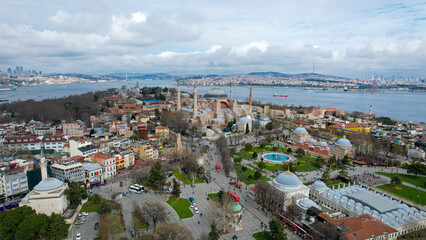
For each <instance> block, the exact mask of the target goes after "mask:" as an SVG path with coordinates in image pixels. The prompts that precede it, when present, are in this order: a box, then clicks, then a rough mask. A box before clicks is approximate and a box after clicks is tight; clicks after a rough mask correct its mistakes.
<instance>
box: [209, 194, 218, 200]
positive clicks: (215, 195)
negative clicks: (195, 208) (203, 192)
mask: <svg viewBox="0 0 426 240" xmlns="http://www.w3.org/2000/svg"><path fill="white" fill-rule="evenodd" d="M217 195H219V193H209V194H207V196H209V198H210V199H211V200H216V197H217Z"/></svg>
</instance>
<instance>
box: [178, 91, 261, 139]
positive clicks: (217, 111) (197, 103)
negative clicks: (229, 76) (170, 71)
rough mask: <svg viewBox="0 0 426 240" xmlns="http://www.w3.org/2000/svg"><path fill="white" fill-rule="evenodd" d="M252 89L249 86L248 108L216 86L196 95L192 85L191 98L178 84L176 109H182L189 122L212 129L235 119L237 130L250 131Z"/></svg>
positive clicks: (223, 125)
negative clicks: (182, 91) (200, 95)
mask: <svg viewBox="0 0 426 240" xmlns="http://www.w3.org/2000/svg"><path fill="white" fill-rule="evenodd" d="M251 100H252V90H251V88H250V105H249V108H248V109H246V108H243V107H242V106H239V105H238V101H237V100H236V99H233V98H232V87H231V89H230V95H229V97H228V95H227V94H226V93H225V91H223V90H222V89H219V88H217V87H215V88H212V89H210V90H209V91H208V92H207V93H206V94H204V97H199V96H198V95H197V87H194V93H193V98H191V97H190V95H189V94H188V93H181V92H180V87H179V86H178V92H177V99H176V102H177V109H176V110H177V111H182V112H183V113H184V114H185V118H186V119H187V121H188V122H189V123H190V124H200V125H201V126H205V127H207V126H208V127H210V128H212V129H216V128H220V129H223V128H224V127H225V126H227V124H228V123H229V122H231V121H234V120H235V121H237V131H245V130H246V128H249V130H250V131H251V128H252V127H251V122H252V119H253V116H252V111H251V110H252V101H251Z"/></svg>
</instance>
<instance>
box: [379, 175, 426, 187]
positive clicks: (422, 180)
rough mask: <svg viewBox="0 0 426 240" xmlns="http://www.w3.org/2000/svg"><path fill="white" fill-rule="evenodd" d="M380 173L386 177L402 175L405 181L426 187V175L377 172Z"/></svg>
mask: <svg viewBox="0 0 426 240" xmlns="http://www.w3.org/2000/svg"><path fill="white" fill-rule="evenodd" d="M376 173H378V174H380V175H383V176H386V177H390V178H391V177H393V176H400V177H401V179H402V181H403V182H406V183H411V184H413V185H416V186H419V187H426V177H422V176H416V175H410V174H402V173H384V172H376Z"/></svg>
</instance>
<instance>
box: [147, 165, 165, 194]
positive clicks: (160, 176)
mask: <svg viewBox="0 0 426 240" xmlns="http://www.w3.org/2000/svg"><path fill="white" fill-rule="evenodd" d="M166 179H167V178H166V171H165V170H164V168H163V166H162V165H161V163H160V162H156V163H154V166H153V167H152V168H151V171H150V173H149V176H148V185H149V186H151V187H153V188H154V189H156V190H159V189H162V188H163V187H164V185H165V184H166Z"/></svg>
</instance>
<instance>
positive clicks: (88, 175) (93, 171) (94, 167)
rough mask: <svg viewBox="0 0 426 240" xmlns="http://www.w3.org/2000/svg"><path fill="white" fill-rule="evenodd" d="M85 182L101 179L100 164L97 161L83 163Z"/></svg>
mask: <svg viewBox="0 0 426 240" xmlns="http://www.w3.org/2000/svg"><path fill="white" fill-rule="evenodd" d="M83 169H84V176H85V183H91V182H97V181H101V180H103V175H102V166H101V165H100V164H98V163H83Z"/></svg>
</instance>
